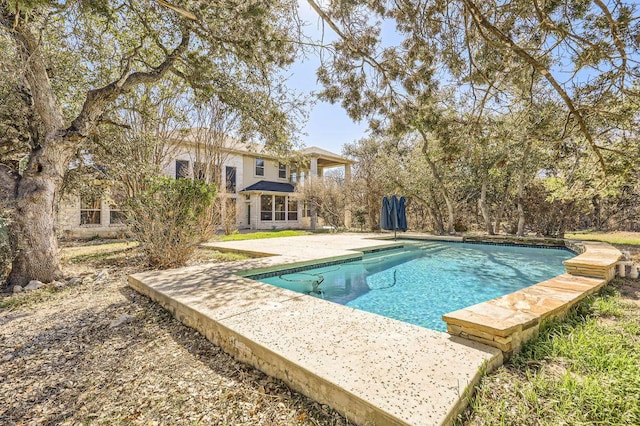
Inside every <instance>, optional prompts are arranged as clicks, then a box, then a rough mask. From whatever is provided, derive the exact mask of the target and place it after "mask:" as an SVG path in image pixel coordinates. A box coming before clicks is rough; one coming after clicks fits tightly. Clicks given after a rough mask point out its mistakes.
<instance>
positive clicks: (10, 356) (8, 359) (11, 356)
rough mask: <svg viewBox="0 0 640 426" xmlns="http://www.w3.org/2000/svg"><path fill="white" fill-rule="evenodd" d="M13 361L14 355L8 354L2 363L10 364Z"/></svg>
mask: <svg viewBox="0 0 640 426" xmlns="http://www.w3.org/2000/svg"><path fill="white" fill-rule="evenodd" d="M12 359H13V355H12V354H7V355H5V356H3V357H2V361H4V362H9V361H11V360H12Z"/></svg>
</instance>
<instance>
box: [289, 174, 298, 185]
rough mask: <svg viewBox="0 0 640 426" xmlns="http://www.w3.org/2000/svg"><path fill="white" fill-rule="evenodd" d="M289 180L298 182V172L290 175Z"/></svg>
mask: <svg viewBox="0 0 640 426" xmlns="http://www.w3.org/2000/svg"><path fill="white" fill-rule="evenodd" d="M289 181H290V182H291V183H297V182H298V173H295V172H293V173H291V174H290V175H289Z"/></svg>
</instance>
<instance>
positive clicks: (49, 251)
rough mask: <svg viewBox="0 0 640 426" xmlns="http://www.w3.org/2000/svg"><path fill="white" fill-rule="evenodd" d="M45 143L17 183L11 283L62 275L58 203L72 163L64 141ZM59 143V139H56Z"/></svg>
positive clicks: (34, 155) (35, 152) (46, 279)
mask: <svg viewBox="0 0 640 426" xmlns="http://www.w3.org/2000/svg"><path fill="white" fill-rule="evenodd" d="M48 142H49V143H45V144H43V146H44V147H43V148H40V149H39V150H36V151H34V152H33V153H32V155H31V159H30V161H29V164H28V166H27V169H26V170H25V171H24V173H23V174H22V177H21V178H20V179H19V180H18V182H17V192H16V198H15V201H14V203H13V205H14V207H15V214H14V215H13V220H12V222H11V224H10V227H9V232H10V235H11V244H12V249H13V253H14V256H15V258H14V260H13V263H12V265H11V273H10V275H9V279H8V284H9V285H10V286H13V285H25V284H27V283H28V282H29V281H30V280H39V281H42V282H45V283H46V282H51V281H53V280H55V279H58V278H60V277H61V276H62V271H61V269H60V261H59V256H58V241H57V238H56V232H55V230H56V217H55V202H56V198H57V196H58V190H59V189H60V186H61V185H62V178H63V175H64V171H65V169H66V167H67V164H69V157H70V152H69V151H70V150H69V149H67V150H66V151H65V150H64V149H61V148H63V147H65V146H67V145H66V144H65V143H64V141H60V142H58V143H51V142H52V141H48ZM56 142H57V141H56Z"/></svg>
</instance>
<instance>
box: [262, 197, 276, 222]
mask: <svg viewBox="0 0 640 426" xmlns="http://www.w3.org/2000/svg"><path fill="white" fill-rule="evenodd" d="M260 220H273V196H271V195H261V196H260Z"/></svg>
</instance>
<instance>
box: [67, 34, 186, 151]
mask: <svg viewBox="0 0 640 426" xmlns="http://www.w3.org/2000/svg"><path fill="white" fill-rule="evenodd" d="M189 40H190V32H189V31H185V32H184V33H183V34H182V40H181V42H180V44H179V45H178V46H177V47H176V48H175V49H174V50H173V51H172V52H171V53H170V54H169V55H167V56H166V57H165V59H164V61H163V62H162V63H161V64H160V65H158V66H157V67H155V68H153V69H151V71H144V72H143V71H138V72H133V73H131V72H130V70H129V69H128V67H127V68H126V69H125V70H124V72H123V74H122V76H121V77H120V78H119V79H118V80H116V81H114V82H112V83H109V84H108V85H106V86H104V87H100V88H98V89H93V90H90V91H89V92H88V93H87V98H86V100H85V102H84V105H83V106H82V111H81V112H80V114H79V115H78V116H77V117H76V118H75V119H74V120H73V122H72V123H71V126H70V127H69V128H68V129H67V133H68V135H69V136H71V137H76V138H83V137H86V136H88V134H89V132H90V130H91V129H92V127H93V126H94V125H95V124H96V123H97V122H98V120H99V119H100V117H101V115H102V113H103V112H104V108H105V105H106V104H107V103H109V102H112V101H113V100H115V99H116V98H117V97H118V96H120V95H121V94H122V93H126V92H127V91H129V90H131V89H132V88H134V87H135V86H137V85H140V84H145V83H153V82H156V81H158V80H160V79H161V78H162V77H164V76H165V74H166V73H167V72H169V71H170V70H171V68H172V66H173V64H174V63H175V61H176V60H177V59H178V57H179V56H180V55H181V54H182V53H184V52H185V51H186V50H187V48H188V47H189Z"/></svg>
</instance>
